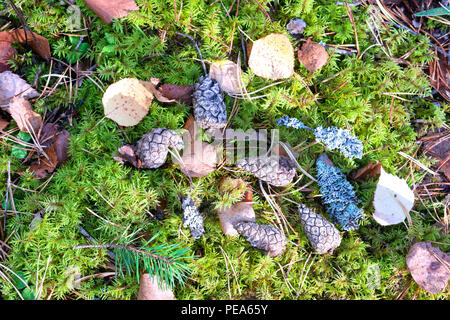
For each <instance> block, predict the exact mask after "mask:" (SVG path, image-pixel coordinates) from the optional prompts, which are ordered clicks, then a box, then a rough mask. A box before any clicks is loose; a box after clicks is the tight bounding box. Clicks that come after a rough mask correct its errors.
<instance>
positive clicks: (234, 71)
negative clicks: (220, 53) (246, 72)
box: [209, 60, 244, 94]
mask: <svg viewBox="0 0 450 320" xmlns="http://www.w3.org/2000/svg"><path fill="white" fill-rule="evenodd" d="M241 74H242V70H241V67H239V66H238V65H237V64H236V63H234V62H233V61H230V60H218V61H215V62H213V63H212V64H211V66H210V67H209V77H210V78H211V79H214V80H216V81H217V83H218V84H219V87H220V88H221V89H222V90H223V91H225V92H227V93H229V94H240V93H244V92H243V88H242V85H243V84H242V83H240V79H239V77H240V75H241Z"/></svg>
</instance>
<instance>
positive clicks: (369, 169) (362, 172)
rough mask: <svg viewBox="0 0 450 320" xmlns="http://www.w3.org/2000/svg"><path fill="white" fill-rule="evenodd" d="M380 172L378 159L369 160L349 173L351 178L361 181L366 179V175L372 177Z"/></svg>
mask: <svg viewBox="0 0 450 320" xmlns="http://www.w3.org/2000/svg"><path fill="white" fill-rule="evenodd" d="M380 173H381V163H380V162H379V161H377V162H375V161H372V160H371V161H370V162H369V163H368V164H367V165H366V166H365V167H363V168H360V169H358V170H356V171H354V172H352V173H351V174H350V175H351V176H352V178H353V180H355V181H358V182H363V181H365V180H367V177H369V178H371V179H374V178H376V177H377V176H378V175H380Z"/></svg>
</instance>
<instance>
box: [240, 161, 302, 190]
mask: <svg viewBox="0 0 450 320" xmlns="http://www.w3.org/2000/svg"><path fill="white" fill-rule="evenodd" d="M236 166H237V167H238V168H240V169H242V170H245V171H247V172H250V173H252V174H253V175H255V176H256V177H257V178H258V179H261V180H263V181H266V182H267V183H269V184H271V185H273V186H276V187H284V186H286V185H288V184H289V183H290V182H291V181H292V179H293V178H294V175H295V164H294V163H293V162H292V160H291V159H289V158H288V157H285V156H270V157H266V156H262V157H252V158H243V159H240V160H238V161H237V164H236Z"/></svg>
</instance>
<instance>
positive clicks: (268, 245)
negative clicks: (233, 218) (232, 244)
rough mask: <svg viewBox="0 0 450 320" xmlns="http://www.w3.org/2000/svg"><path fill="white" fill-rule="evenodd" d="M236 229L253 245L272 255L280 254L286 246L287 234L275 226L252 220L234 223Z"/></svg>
mask: <svg viewBox="0 0 450 320" xmlns="http://www.w3.org/2000/svg"><path fill="white" fill-rule="evenodd" d="M234 228H235V229H236V231H237V232H238V233H239V234H240V235H242V236H243V237H244V238H245V239H246V240H247V241H248V242H250V244H251V246H252V247H255V248H257V249H259V250H261V251H263V252H264V253H268V254H269V255H270V256H271V257H276V256H279V255H281V254H282V253H283V251H284V249H285V248H286V242H287V240H286V236H285V235H284V233H283V232H282V231H281V230H280V229H278V228H275V227H273V226H270V225H266V224H258V223H256V222H250V221H239V222H237V223H235V224H234Z"/></svg>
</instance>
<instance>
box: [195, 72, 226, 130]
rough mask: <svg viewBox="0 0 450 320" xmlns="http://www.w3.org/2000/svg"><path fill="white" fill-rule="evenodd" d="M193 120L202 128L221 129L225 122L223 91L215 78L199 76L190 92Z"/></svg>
mask: <svg viewBox="0 0 450 320" xmlns="http://www.w3.org/2000/svg"><path fill="white" fill-rule="evenodd" d="M192 104H193V106H194V116H195V121H196V122H197V123H198V124H199V126H200V127H202V128H203V129H208V128H217V129H221V128H223V127H224V126H225V125H226V122H227V108H226V106H225V103H224V102H223V92H222V90H220V88H219V85H218V83H217V81H216V80H214V79H211V78H210V77H207V76H202V77H200V81H199V82H198V83H197V84H196V85H195V86H194V93H193V94H192Z"/></svg>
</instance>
